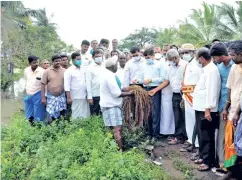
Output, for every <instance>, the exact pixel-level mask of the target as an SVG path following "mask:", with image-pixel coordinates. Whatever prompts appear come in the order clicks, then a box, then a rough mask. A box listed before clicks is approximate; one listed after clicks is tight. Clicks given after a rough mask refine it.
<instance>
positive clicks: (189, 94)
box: [180, 44, 202, 151]
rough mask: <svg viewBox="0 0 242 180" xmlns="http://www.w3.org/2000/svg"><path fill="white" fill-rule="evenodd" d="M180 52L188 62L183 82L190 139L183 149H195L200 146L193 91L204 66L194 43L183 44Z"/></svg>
mask: <svg viewBox="0 0 242 180" xmlns="http://www.w3.org/2000/svg"><path fill="white" fill-rule="evenodd" d="M180 54H181V56H182V59H183V60H185V61H187V62H188V64H187V65H186V68H185V73H184V77H183V82H182V93H183V99H184V102H185V119H186V132H187V137H188V140H187V142H186V143H185V144H184V145H183V148H184V149H181V151H193V148H195V147H198V141H197V140H196V136H197V129H196V127H195V122H196V118H195V110H194V109H193V108H192V104H193V91H194V89H195V87H196V84H197V82H198V81H199V79H200V76H201V73H202V68H201V65H199V63H198V61H197V60H196V58H195V57H194V55H195V48H194V46H193V45H192V44H183V45H182V46H181V49H180ZM195 140H196V142H195Z"/></svg>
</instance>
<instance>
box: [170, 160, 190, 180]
mask: <svg viewBox="0 0 242 180" xmlns="http://www.w3.org/2000/svg"><path fill="white" fill-rule="evenodd" d="M172 164H173V167H174V168H175V169H176V170H178V171H181V172H183V173H184V176H185V179H187V180H190V179H192V176H193V169H194V168H193V167H192V166H191V165H189V164H187V163H186V162H184V161H182V160H180V159H177V158H176V159H174V160H173V163H172Z"/></svg>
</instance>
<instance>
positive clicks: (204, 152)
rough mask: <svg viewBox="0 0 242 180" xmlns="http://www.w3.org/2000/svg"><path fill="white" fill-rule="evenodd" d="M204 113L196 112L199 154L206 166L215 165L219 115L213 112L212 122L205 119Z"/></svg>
mask: <svg viewBox="0 0 242 180" xmlns="http://www.w3.org/2000/svg"><path fill="white" fill-rule="evenodd" d="M204 115H205V112H204V111H195V116H196V126H197V133H198V143H199V154H200V158H201V159H203V162H204V164H206V165H207V166H209V167H212V166H214V165H215V163H216V161H215V129H216V127H217V124H218V119H219V116H218V113H217V112H211V117H212V122H210V121H208V120H206V119H204Z"/></svg>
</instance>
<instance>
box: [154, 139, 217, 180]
mask: <svg viewBox="0 0 242 180" xmlns="http://www.w3.org/2000/svg"><path fill="white" fill-rule="evenodd" d="M167 142H168V141H167V140H164V141H162V142H161V143H159V145H157V146H156V147H155V149H154V151H153V154H154V158H155V159H157V160H158V161H159V162H161V163H162V166H163V168H164V169H165V170H166V171H167V172H168V173H169V174H170V175H171V176H172V178H174V180H183V179H184V180H217V179H218V178H219V176H218V175H216V174H215V173H213V172H212V171H208V172H199V171H197V170H196V168H197V165H195V164H194V163H193V162H192V161H191V160H190V157H191V155H192V154H191V153H188V152H180V151H179V150H180V148H181V145H168V143H167Z"/></svg>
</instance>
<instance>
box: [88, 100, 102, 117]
mask: <svg viewBox="0 0 242 180" xmlns="http://www.w3.org/2000/svg"><path fill="white" fill-rule="evenodd" d="M92 99H93V105H90V112H91V115H96V116H99V115H102V113H101V108H100V105H99V102H100V97H93V98H92Z"/></svg>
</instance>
